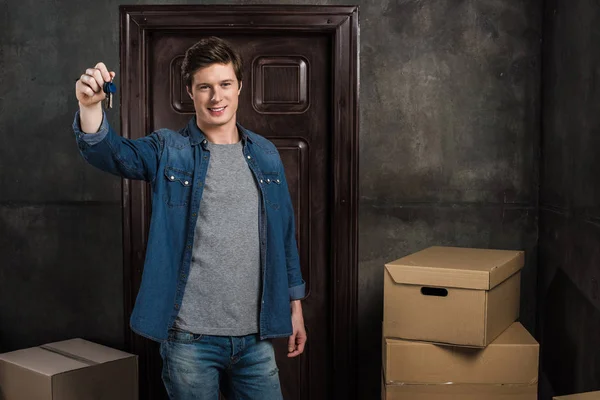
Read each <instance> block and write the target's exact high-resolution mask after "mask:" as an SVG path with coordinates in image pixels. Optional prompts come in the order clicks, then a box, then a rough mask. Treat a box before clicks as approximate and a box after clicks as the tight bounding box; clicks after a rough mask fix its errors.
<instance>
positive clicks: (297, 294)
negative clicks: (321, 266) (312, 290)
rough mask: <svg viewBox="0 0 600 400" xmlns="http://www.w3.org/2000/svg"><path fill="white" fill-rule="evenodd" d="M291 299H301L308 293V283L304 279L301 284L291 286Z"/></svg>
mask: <svg viewBox="0 0 600 400" xmlns="http://www.w3.org/2000/svg"><path fill="white" fill-rule="evenodd" d="M289 292H290V300H300V299H303V298H304V296H305V295H306V283H305V282H304V281H303V282H302V284H301V285H298V286H294V287H291V288H289Z"/></svg>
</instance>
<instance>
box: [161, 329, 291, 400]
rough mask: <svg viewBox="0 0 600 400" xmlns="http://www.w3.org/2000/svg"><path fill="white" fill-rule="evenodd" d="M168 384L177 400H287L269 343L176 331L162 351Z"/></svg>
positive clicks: (174, 398)
mask: <svg viewBox="0 0 600 400" xmlns="http://www.w3.org/2000/svg"><path fill="white" fill-rule="evenodd" d="M160 355H161V357H162V359H163V370H162V379H163V382H164V384H165V388H166V389H167V393H168V394H169V398H171V399H173V400H192V399H194V400H196V399H197V400H218V399H219V390H220V391H221V392H222V393H223V394H224V395H225V397H227V400H242V399H243V400H282V399H283V396H282V394H281V387H280V385H279V370H278V369H277V364H276V363H275V352H274V351H273V345H272V343H271V342H270V341H269V340H259V339H258V335H247V336H210V335H200V334H195V333H190V332H184V331H180V330H173V329H172V330H170V331H169V338H168V339H167V340H166V341H163V342H162V343H161V345H160Z"/></svg>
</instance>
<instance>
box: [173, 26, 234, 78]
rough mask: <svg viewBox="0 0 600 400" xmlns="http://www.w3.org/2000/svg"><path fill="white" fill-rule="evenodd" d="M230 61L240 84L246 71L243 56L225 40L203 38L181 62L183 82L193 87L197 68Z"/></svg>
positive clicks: (186, 53) (187, 51)
mask: <svg viewBox="0 0 600 400" xmlns="http://www.w3.org/2000/svg"><path fill="white" fill-rule="evenodd" d="M230 62H231V63H232V64H233V70H234V71H235V76H236V78H237V80H238V85H239V84H241V82H242V75H243V73H244V70H243V66H242V57H241V56H240V55H239V53H238V52H237V51H235V50H234V49H233V48H232V47H231V45H230V44H229V43H227V42H226V41H225V40H223V39H221V38H218V37H216V36H211V37H208V38H205V39H202V40H200V41H199V42H198V43H196V44H194V45H193V46H192V47H190V48H189V49H187V50H186V52H185V58H184V59H183V63H182V64H181V75H182V76H183V82H184V83H185V86H186V87H188V88H189V89H191V86H192V79H193V78H194V73H195V72H196V71H197V70H199V69H200V68H204V67H208V66H209V65H212V64H229V63H230Z"/></svg>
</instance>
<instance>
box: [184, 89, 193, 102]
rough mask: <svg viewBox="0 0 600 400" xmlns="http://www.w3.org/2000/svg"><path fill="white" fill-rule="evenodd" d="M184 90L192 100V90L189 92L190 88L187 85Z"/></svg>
mask: <svg viewBox="0 0 600 400" xmlns="http://www.w3.org/2000/svg"><path fill="white" fill-rule="evenodd" d="M185 91H186V92H187V94H188V95H189V96H190V98H191V99H192V100H194V95H192V92H190V88H189V86H186V87H185Z"/></svg>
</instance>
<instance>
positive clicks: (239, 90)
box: [238, 81, 242, 94]
mask: <svg viewBox="0 0 600 400" xmlns="http://www.w3.org/2000/svg"><path fill="white" fill-rule="evenodd" d="M241 91H242V81H240V88H239V89H238V94H240V92H241Z"/></svg>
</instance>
